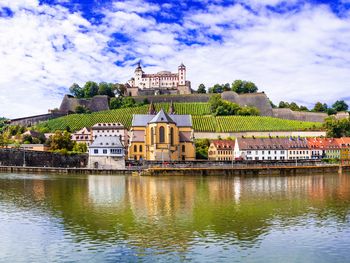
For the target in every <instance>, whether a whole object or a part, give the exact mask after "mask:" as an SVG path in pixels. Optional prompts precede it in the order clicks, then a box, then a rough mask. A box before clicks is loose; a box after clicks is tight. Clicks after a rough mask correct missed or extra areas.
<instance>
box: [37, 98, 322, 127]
mask: <svg viewBox="0 0 350 263" xmlns="http://www.w3.org/2000/svg"><path fill="white" fill-rule="evenodd" d="M156 108H157V110H159V109H160V108H164V110H166V111H167V110H168V109H169V103H160V104H156ZM175 110H176V113H177V114H191V115H192V118H193V127H194V129H195V131H208V132H238V131H292V130H319V129H321V127H322V124H321V123H315V122H302V121H292V120H283V119H278V118H272V117H260V116H220V117H213V116H211V115H210V106H209V104H208V103H175ZM147 111H148V105H145V106H140V107H134V108H125V109H117V110H110V111H101V112H95V113H91V114H72V115H68V116H65V117H61V118H57V119H53V120H49V121H47V122H44V123H41V124H39V125H38V126H39V127H47V128H48V129H49V130H50V131H55V130H63V129H65V128H66V127H67V126H69V127H70V129H71V131H76V130H78V129H81V128H83V127H91V126H92V125H94V124H95V123H98V122H121V123H122V124H124V125H125V126H126V127H127V128H129V127H130V125H131V120H132V115H133V114H146V113H147Z"/></svg>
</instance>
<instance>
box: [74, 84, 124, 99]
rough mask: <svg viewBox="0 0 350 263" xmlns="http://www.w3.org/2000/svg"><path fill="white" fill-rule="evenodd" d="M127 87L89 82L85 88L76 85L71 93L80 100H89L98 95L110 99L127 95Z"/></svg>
mask: <svg viewBox="0 0 350 263" xmlns="http://www.w3.org/2000/svg"><path fill="white" fill-rule="evenodd" d="M125 91H126V87H125V85H123V84H119V83H107V82H101V83H96V82H94V81H87V82H86V83H85V84H84V86H83V87H80V86H79V85H78V84H77V83H74V84H73V85H72V86H71V87H70V88H69V92H70V94H72V95H73V96H74V97H76V98H78V99H83V98H85V99H89V98H92V97H94V96H96V95H106V96H108V97H115V96H123V95H124V94H125Z"/></svg>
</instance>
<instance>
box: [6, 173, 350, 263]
mask: <svg viewBox="0 0 350 263" xmlns="http://www.w3.org/2000/svg"><path fill="white" fill-rule="evenodd" d="M349 208H350V175H346V174H344V175H338V174H334V175H312V176H309V175H306V176H293V177H260V178H242V177H220V176H218V177H158V178H155V177H128V176H101V175H97V176H93V175H91V176H68V175H64V176H62V175H31V174H1V173H0V261H1V262H190V261H191V262H349V256H350V249H349V248H350V220H349V219H350V216H349V215H350V210H349Z"/></svg>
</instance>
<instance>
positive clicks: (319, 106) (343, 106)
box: [270, 100, 349, 115]
mask: <svg viewBox="0 0 350 263" xmlns="http://www.w3.org/2000/svg"><path fill="white" fill-rule="evenodd" d="M270 103H271V106H272V107H273V108H280V109H281V108H288V109H291V110H293V111H307V112H324V113H327V114H328V115H333V114H336V113H337V112H341V111H347V110H348V109H349V106H348V104H347V103H346V102H345V101H344V100H337V101H336V102H334V103H333V104H332V105H331V106H328V105H327V104H326V103H321V102H316V104H315V105H314V107H313V108H312V109H308V108H307V107H306V106H303V105H300V106H299V105H298V104H297V103H295V102H291V103H288V102H285V101H280V103H279V104H278V106H276V105H274V104H273V103H272V102H271V101H270Z"/></svg>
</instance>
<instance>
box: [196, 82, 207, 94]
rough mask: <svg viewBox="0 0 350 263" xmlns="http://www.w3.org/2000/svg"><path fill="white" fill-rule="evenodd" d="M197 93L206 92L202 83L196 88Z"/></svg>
mask: <svg viewBox="0 0 350 263" xmlns="http://www.w3.org/2000/svg"><path fill="white" fill-rule="evenodd" d="M197 93H207V90H206V89H205V86H204V84H203V83H202V84H199V86H198V89H197Z"/></svg>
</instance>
